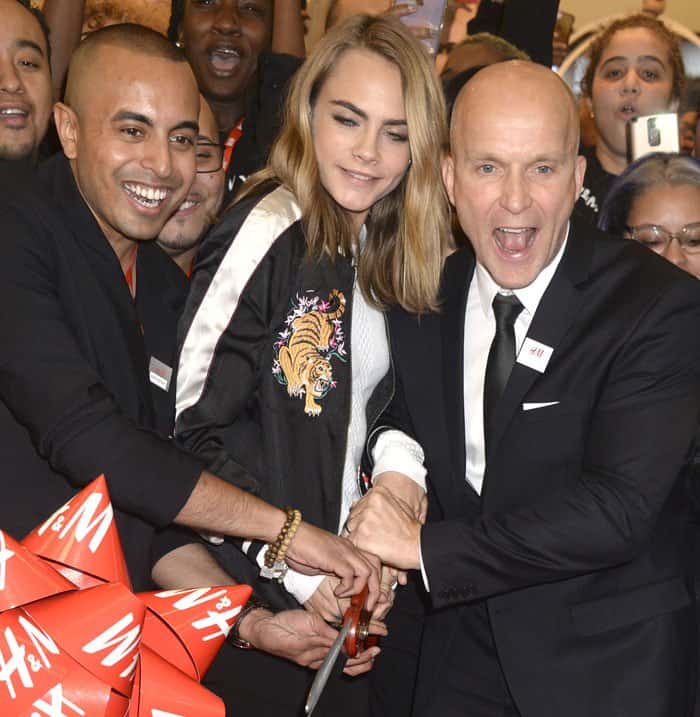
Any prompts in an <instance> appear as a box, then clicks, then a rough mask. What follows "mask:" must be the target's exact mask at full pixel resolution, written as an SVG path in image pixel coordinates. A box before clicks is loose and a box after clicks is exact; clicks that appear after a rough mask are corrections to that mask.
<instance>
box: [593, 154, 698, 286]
mask: <svg viewBox="0 0 700 717" xmlns="http://www.w3.org/2000/svg"><path fill="white" fill-rule="evenodd" d="M599 226H600V228H601V229H603V230H605V231H607V232H610V233H611V234H617V235H619V236H624V237H626V238H627V239H634V240H636V241H638V242H640V243H641V244H644V245H645V246H647V247H649V249H652V250H653V251H655V252H657V253H658V254H661V256H663V257H664V258H665V259H668V260H669V261H672V262H673V263H674V264H676V265H677V266H679V267H680V268H681V269H684V270H685V271H687V272H688V273H690V274H693V275H694V276H696V277H698V278H700V162H698V161H697V160H695V159H692V158H690V157H686V156H683V155H679V154H663V153H661V152H658V153H655V154H649V155H647V156H646V157H642V158H641V159H639V160H637V161H636V162H634V163H632V164H631V165H630V166H629V167H627V169H626V170H625V171H624V172H623V173H622V174H621V175H620V176H619V177H618V178H617V179H616V180H615V182H614V183H613V185H612V186H611V188H610V192H609V193H608V196H607V198H606V200H605V203H604V204H603V208H602V210H601V213H600V221H599Z"/></svg>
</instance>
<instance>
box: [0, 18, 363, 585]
mask: <svg viewBox="0 0 700 717" xmlns="http://www.w3.org/2000/svg"><path fill="white" fill-rule="evenodd" d="M106 77H109V82H108V83H105V81H104V79H105V78H106ZM198 112H199V95H198V91H197V85H196V82H195V79H194V76H193V75H192V72H191V70H190V68H189V66H188V65H187V63H186V61H185V60H184V57H183V56H182V55H181V54H180V52H179V50H178V49H177V48H175V47H173V46H172V45H170V43H168V42H167V41H166V40H165V39H164V38H162V37H161V36H160V35H158V34H157V33H155V32H153V31H151V30H148V29H146V28H142V27H138V26H132V25H120V26H114V27H110V28H106V29H104V30H101V31H99V32H96V33H94V34H92V35H91V36H90V37H89V38H88V39H86V40H85V41H84V42H83V43H82V44H81V46H80V47H79V48H78V50H77V51H76V53H75V55H74V57H73V60H72V62H71V68H70V70H69V76H68V85H67V89H66V103H65V104H58V105H57V106H56V109H55V119H56V125H57V128H58V133H59V137H60V139H61V143H62V146H63V150H64V156H57V157H55V158H53V159H52V160H50V161H49V162H48V163H47V164H46V165H44V166H43V167H41V169H40V170H39V173H38V178H37V180H36V182H33V183H32V184H31V186H30V185H27V186H25V187H23V188H19V189H18V191H17V192H13V193H9V194H8V195H7V196H5V197H4V199H3V202H2V204H1V205H0V225H2V227H3V250H4V252H3V261H2V262H1V263H0V303H1V304H2V306H4V307H5V314H4V316H3V321H2V322H0V324H1V328H0V345H2V359H1V360H0V399H1V400H2V403H1V404H0V461H1V463H2V466H3V478H2V482H1V483H0V485H2V490H3V500H2V501H0V526H2V527H3V528H4V529H6V530H8V531H9V532H10V533H11V534H12V535H14V536H16V537H17V538H21V537H22V536H23V535H24V534H25V533H26V532H28V531H29V530H30V529H32V528H33V527H35V525H36V524H38V523H39V522H40V521H41V520H43V519H45V518H46V516H47V515H48V514H51V513H52V512H53V511H54V510H55V509H56V508H57V507H58V506H60V505H61V503H63V502H64V501H66V500H67V499H68V498H69V497H70V496H71V495H72V494H73V493H74V491H75V488H76V487H77V486H80V485H84V484H85V483H87V482H88V481H90V480H91V479H92V478H94V477H95V476H96V475H97V474H99V473H102V472H104V473H105V474H106V477H107V481H108V485H109V489H110V494H111V497H112V501H113V503H114V504H115V507H116V508H117V522H118V524H119V530H120V534H121V537H122V542H123V544H124V549H125V554H126V558H127V564H128V566H129V569H130V572H131V577H132V580H133V582H134V586H135V587H136V588H137V589H143V588H144V586H145V585H146V584H147V581H148V578H149V572H150V564H149V557H148V545H149V543H150V539H151V536H152V532H153V530H154V527H161V526H165V525H168V524H169V523H171V522H173V521H175V522H177V523H180V524H183V525H186V526H189V527H192V528H195V529H201V530H203V531H208V532H211V533H218V534H224V535H238V536H244V537H248V538H250V539H260V540H264V541H266V542H269V541H274V540H275V538H276V536H277V534H278V532H279V531H280V529H281V528H282V526H283V524H284V522H285V513H284V512H283V511H281V510H279V509H277V508H273V507H272V506H269V505H267V504H265V503H263V502H262V501H259V500H257V499H256V498H254V497H253V496H251V495H250V494H248V493H246V492H244V491H242V490H239V489H238V488H236V487H234V486H232V485H229V484H228V483H225V482H223V481H221V480H219V479H218V478H217V477H215V476H213V475H212V474H210V473H208V472H206V471H204V470H203V467H202V465H201V463H200V462H199V461H198V460H196V459H194V458H193V457H191V456H189V455H188V454H187V453H185V452H183V451H182V450H180V449H178V448H176V447H175V446H174V445H173V444H172V443H171V442H169V441H168V440H166V439H165V438H162V437H160V436H159V435H158V434H157V433H156V432H155V431H154V430H153V429H154V428H155V417H154V409H153V404H152V398H151V394H150V388H149V378H150V377H149V366H148V363H147V358H146V357H147V354H146V351H145V348H144V331H150V330H151V326H144V325H143V319H142V316H141V315H139V312H138V308H137V305H136V304H135V303H134V301H133V296H134V292H136V291H137V290H138V285H139V282H140V281H144V280H145V279H144V277H143V276H141V277H140V276H139V275H138V274H139V272H138V265H136V261H135V260H136V255H137V251H136V248H137V246H138V247H139V252H142V251H150V250H154V251H155V250H157V251H160V250H159V249H157V247H156V246H155V245H149V244H148V243H147V241H146V240H150V239H152V238H153V237H155V236H156V235H157V234H158V232H159V231H160V229H161V228H162V226H163V224H164V223H165V221H166V220H167V218H168V217H169V216H170V215H171V214H172V213H173V212H174V211H175V210H176V209H177V207H178V206H179V205H180V204H181V202H182V201H183V200H184V198H185V196H186V194H187V192H188V190H189V187H190V184H191V183H192V179H193V177H194V172H195V147H194V145H195V140H196V137H197V132H198V125H197V116H198ZM155 259H157V257H154V260H155ZM162 260H163V262H166V263H165V264H163V268H164V270H165V268H170V267H172V269H173V270H175V271H179V270H178V269H177V268H176V267H175V266H174V264H172V263H171V261H170V259H169V258H168V257H167V256H165V255H164V254H163V255H162ZM151 372H152V367H151ZM160 378H162V376H161V377H160ZM288 558H289V559H290V561H292V562H295V563H296V564H298V565H303V566H304V569H305V570H315V569H316V570H321V571H323V572H326V571H327V572H331V573H339V574H340V575H341V576H342V577H344V582H343V588H344V589H345V592H346V593H347V594H350V593H351V592H352V591H353V590H354V591H357V590H358V589H359V588H360V587H361V586H362V584H363V583H364V582H365V581H366V580H367V578H368V577H370V576H371V582H372V587H373V588H375V587H376V584H377V582H376V581H377V575H376V568H375V566H374V565H373V564H372V561H371V559H368V558H366V557H364V556H363V555H361V554H360V553H359V552H357V551H355V550H354V549H353V548H351V547H350V545H349V543H347V541H342V540H340V539H338V538H337V537H335V536H331V535H330V534H326V533H324V532H322V531H320V530H317V529H315V528H312V527H311V526H310V525H308V524H306V523H302V524H301V526H300V528H299V530H298V532H297V535H296V537H295V539H294V540H293V542H292V544H291V546H290V550H289V552H288Z"/></svg>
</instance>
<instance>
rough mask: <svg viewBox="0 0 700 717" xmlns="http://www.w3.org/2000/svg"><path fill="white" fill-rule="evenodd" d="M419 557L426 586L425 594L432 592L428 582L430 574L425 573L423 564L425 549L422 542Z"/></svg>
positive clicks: (419, 547) (419, 546)
mask: <svg viewBox="0 0 700 717" xmlns="http://www.w3.org/2000/svg"><path fill="white" fill-rule="evenodd" d="M418 557H419V558H420V574H421V577H422V578H423V585H424V586H425V592H427V593H429V592H430V583H429V582H428V573H426V572H425V565H424V564H423V548H422V547H421V544H420V542H419V543H418Z"/></svg>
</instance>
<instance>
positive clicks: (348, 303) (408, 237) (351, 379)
mask: <svg viewBox="0 0 700 717" xmlns="http://www.w3.org/2000/svg"><path fill="white" fill-rule="evenodd" d="M446 146H447V130H446V122H445V108H444V100H443V98H442V92H441V89H440V85H439V82H438V80H437V77H436V75H435V72H434V69H433V67H432V66H431V62H430V60H429V58H428V55H427V53H425V51H424V50H423V48H422V47H421V45H420V43H419V42H418V40H416V39H415V38H414V37H413V36H412V35H411V34H410V32H409V31H407V30H406V29H405V28H404V27H403V26H402V25H401V24H400V23H398V22H397V21H395V20H389V19H386V18H379V17H374V18H372V17H368V16H356V17H353V18H350V19H349V20H348V21H346V22H345V23H343V24H341V25H339V26H338V27H337V28H335V29H333V30H332V31H330V32H329V33H328V34H327V35H326V36H325V37H324V38H323V39H322V40H321V42H320V43H319V45H317V47H316V48H315V50H314V52H313V54H312V55H311V56H310V57H309V59H308V60H307V62H306V64H305V65H304V66H303V67H302V68H301V69H300V71H299V73H298V74H297V76H296V77H295V79H294V81H293V83H292V87H291V90H290V97H289V100H288V103H287V110H286V115H285V122H284V125H283V130H282V133H281V135H280V137H279V138H278V140H277V142H276V143H275V145H274V148H273V150H272V153H271V156H270V160H269V163H268V165H267V167H266V168H265V169H264V170H263V171H261V172H260V173H258V174H256V175H254V176H253V177H252V178H250V180H249V181H248V183H247V185H246V186H245V190H244V194H243V198H242V199H241V200H240V201H239V202H238V203H237V204H236V205H234V206H233V207H232V208H231V209H230V210H229V211H228V212H227V213H226V214H225V215H224V217H223V219H222V221H221V222H220V224H219V225H218V226H217V227H216V228H215V229H214V230H213V232H212V233H211V234H210V236H209V237H208V238H207V239H206V240H205V242H204V244H203V246H202V249H201V251H200V255H199V259H198V266H197V268H196V270H195V274H194V277H193V280H192V290H191V293H190V298H189V301H188V305H187V307H186V309H185V313H184V317H183V325H182V327H181V328H183V329H184V341H183V344H182V350H181V358H180V366H179V373H178V398H177V419H176V429H175V434H176V439H177V440H178V441H180V443H182V444H183V445H184V446H186V447H188V448H189V449H191V450H192V451H193V452H195V453H197V454H199V455H201V456H203V457H204V458H206V459H207V461H208V463H209V464H210V466H211V467H212V468H213V467H216V470H217V473H218V475H221V476H222V477H225V478H228V479H230V480H232V481H234V482H235V483H236V484H237V485H239V486H245V487H248V488H249V489H251V490H253V491H256V492H258V493H259V494H260V495H262V496H264V497H265V498H267V499H268V500H270V501H272V502H273V503H275V504H277V505H290V506H294V507H296V508H300V509H301V511H302V514H303V516H304V518H305V519H306V520H310V521H311V522H314V523H316V524H317V525H320V526H324V527H326V528H329V529H331V530H334V531H338V530H340V529H341V528H342V526H343V525H344V522H345V518H346V516H347V514H348V511H349V508H350V506H351V505H352V503H353V502H354V501H355V500H357V499H358V498H359V496H360V485H359V482H358V478H357V476H358V466H359V464H360V458H361V453H362V449H363V446H364V444H365V438H366V435H367V433H368V431H370V430H371V427H372V424H373V421H374V419H375V418H376V416H378V415H379V413H380V412H381V410H382V408H383V407H384V406H385V405H386V403H387V401H388V400H389V398H390V396H391V395H392V393H393V373H392V371H391V360H390V353H389V341H388V337H387V334H386V328H385V321H384V316H383V311H384V310H385V309H387V308H389V307H391V306H392V305H400V306H402V307H403V308H405V309H407V310H409V311H411V312H415V313H423V312H427V311H431V310H434V309H435V308H436V301H437V299H436V297H437V289H438V283H439V276H440V270H441V267H442V262H443V259H444V256H445V254H446V252H447V245H448V231H449V229H448V208H447V200H446V196H445V192H444V189H443V186H442V182H441V177H440V162H439V159H440V156H441V155H442V154H443V152H444V151H445V149H446ZM392 440H400V441H403V440H408V439H405V437H403V436H402V435H401V434H399V435H398V436H394V437H393V438H392ZM391 447H392V446H391V441H389V442H388V444H387V445H382V446H381V447H380V446H377V450H376V451H375V454H374V455H375V460H377V461H378V463H379V465H381V460H382V456H383V455H385V454H384V453H382V451H384V450H386V451H390V450H391ZM413 448H414V449H415V451H416V456H417V458H416V465H415V466H413V467H412V468H413V469H414V471H413V472H414V474H415V477H416V479H417V481H418V482H414V481H411V480H408V479H403V480H402V482H400V483H396V484H394V483H389V484H388V487H389V488H390V489H392V490H395V491H396V492H397V493H398V494H399V495H401V496H402V498H403V499H404V500H405V501H406V502H407V503H409V505H411V507H412V508H413V509H414V511H416V513H420V511H421V509H422V508H423V507H424V506H423V495H424V492H423V488H422V487H421V486H420V481H421V480H422V478H423V475H422V470H423V469H422V464H421V463H422V456H421V454H422V452H421V451H420V448H419V447H418V446H415V445H414V446H413ZM378 452H379V455H378ZM406 470H407V471H409V470H410V467H406ZM377 472H381V471H380V470H379V469H377ZM388 480H398V479H397V478H396V476H393V477H389V478H388ZM266 549H267V548H266V546H259V545H256V544H252V545H248V544H245V545H244V546H243V550H240V549H238V548H237V547H235V546H232V545H229V544H224V545H222V546H220V547H218V548H216V549H215V550H216V551H217V553H216V556H217V558H218V560H219V562H220V563H221V564H222V565H223V567H224V568H225V569H226V570H227V571H228V573H229V574H230V575H231V576H232V577H234V578H235V579H236V580H239V581H242V582H248V583H250V584H252V585H253V586H254V588H255V592H256V594H257V595H258V596H259V597H263V598H264V599H265V600H266V601H267V602H268V603H270V604H271V605H272V606H273V608H274V609H275V610H279V609H285V608H287V609H289V608H297V609H298V608H300V607H301V605H306V607H307V609H309V610H312V611H314V612H316V613H318V614H320V615H322V616H323V617H324V618H326V619H329V620H333V619H336V620H337V619H338V618H339V617H340V615H342V612H343V610H344V609H345V605H343V604H339V603H338V600H337V599H336V598H335V595H334V592H333V590H334V585H335V583H334V582H333V581H332V580H331V579H328V578H326V579H325V580H324V581H322V582H320V584H319V580H318V579H316V578H311V579H308V578H305V577H304V576H301V575H299V574H297V573H292V571H289V572H288V573H287V574H286V575H285V576H282V575H279V578H280V580H281V582H282V584H281V585H280V584H278V583H277V582H275V581H269V580H263V579H261V578H260V577H259V571H260V567H261V566H262V563H263V561H264V557H265V554H266ZM392 581H393V578H391V577H390V578H389V579H388V580H387V583H386V584H387V586H388V585H391V582H392ZM386 593H387V595H388V594H391V590H390V589H388V587H387V590H386ZM389 600H390V598H388V597H387V602H389ZM266 615H269V612H268V610H267V609H263V608H261V609H257V610H255V611H253V612H252V613H249V614H247V615H246V616H245V618H244V619H243V620H242V621H241V622H240V624H239V625H238V632H239V636H240V637H241V638H242V639H244V640H246V639H247V640H248V641H250V642H253V643H254V642H255V637H254V635H255V625H256V621H257V620H264V619H265V616H266ZM376 652H377V648H372V651H371V652H369V653H368V655H369V657H370V658H373V657H374V655H375V654H376ZM226 654H227V655H228V657H227V658H225V660H224V661H225V662H226V663H227V664H226V665H225V666H222V669H221V670H220V672H219V674H218V675H217V672H216V666H215V668H213V669H214V673H213V675H212V682H213V683H214V685H213V686H214V687H215V689H216V690H217V691H218V692H219V693H220V694H224V696H225V697H227V696H228V695H230V699H229V704H230V705H231V709H232V713H233V714H237V715H247V714H250V715H253V714H255V715H267V714H296V713H298V710H300V708H301V707H302V706H303V702H304V697H305V693H306V690H307V688H308V684H309V681H310V677H311V675H310V673H308V672H307V671H304V670H302V669H300V668H298V667H297V666H295V665H293V664H291V663H290V662H284V661H281V660H278V659H276V658H273V657H271V656H270V655H266V654H263V653H261V652H257V651H251V652H241V651H235V650H233V649H229V650H228V652H227V653H226ZM212 682H210V683H209V684H210V685H212ZM217 682H218V684H216V683H217ZM273 685H274V686H275V689H271V686H273ZM365 688H366V685H364V684H363V682H361V681H358V680H355V681H354V682H352V683H348V681H347V680H346V681H345V682H339V681H336V682H335V683H334V684H330V685H329V686H328V688H327V689H326V692H325V693H324V697H323V701H322V702H321V704H320V709H319V714H332V715H342V714H352V715H355V717H357V715H362V714H365V713H366V708H367V704H366V694H365ZM324 705H325V706H324Z"/></svg>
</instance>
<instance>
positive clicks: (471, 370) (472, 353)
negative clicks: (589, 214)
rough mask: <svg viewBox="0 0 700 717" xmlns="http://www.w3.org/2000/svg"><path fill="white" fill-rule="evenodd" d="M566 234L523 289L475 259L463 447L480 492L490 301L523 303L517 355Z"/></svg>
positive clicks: (492, 322)
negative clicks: (505, 298)
mask: <svg viewBox="0 0 700 717" xmlns="http://www.w3.org/2000/svg"><path fill="white" fill-rule="evenodd" d="M568 238H569V229H568V227H567V230H566V239H565V240H564V243H563V244H562V246H561V248H560V249H559V251H558V252H557V255H556V256H555V257H554V259H553V260H552V261H551V262H550V263H549V264H548V265H547V266H546V267H545V268H544V269H542V271H541V272H540V273H539V274H538V275H537V278H536V279H535V280H534V281H533V282H532V283H531V284H529V285H528V286H526V287H524V288H522V289H515V290H513V291H509V290H507V289H501V288H500V287H499V286H498V285H497V284H496V282H495V281H494V280H493V279H492V278H491V275H490V274H489V273H488V271H487V270H486V268H485V267H484V266H483V265H481V264H479V263H477V265H476V268H475V270H474V275H473V276H472V280H471V283H470V284H469V294H468V297H467V309H466V312H465V315H464V367H463V368H464V370H463V375H464V434H465V436H464V437H465V451H466V456H465V457H466V461H465V466H466V475H465V479H466V480H467V481H468V482H469V484H470V485H471V486H472V488H474V490H475V491H476V492H477V493H478V494H479V495H481V488H482V485H483V482H484V471H485V469H486V451H485V444H484V409H483V406H484V380H485V378H486V363H487V361H488V357H489V351H490V350H491V343H492V342H493V337H494V336H495V335H496V318H495V316H494V314H493V309H492V306H491V305H492V304H493V300H494V297H495V296H496V294H497V293H499V292H500V293H502V294H515V296H516V297H517V299H518V301H520V303H521V304H522V305H523V310H522V311H521V312H520V314H519V315H518V318H517V319H516V321H515V326H514V329H515V351H516V355H517V353H518V352H519V351H520V348H521V347H522V345H523V342H524V341H525V338H526V336H527V332H528V330H529V329H530V324H531V323H532V317H533V316H534V315H535V311H537V307H538V306H539V303H540V301H541V300H542V297H543V296H544V292H545V291H546V290H547V287H548V286H549V284H550V282H551V281H552V277H553V276H554V273H555V272H556V270H557V267H558V266H559V262H560V261H561V258H562V256H563V255H564V250H565V249H566V243H567V241H568ZM420 567H421V574H422V576H423V582H424V584H425V589H426V590H428V591H429V590H430V587H429V584H428V576H427V574H426V572H425V568H424V566H423V554H422V552H421V555H420Z"/></svg>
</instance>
